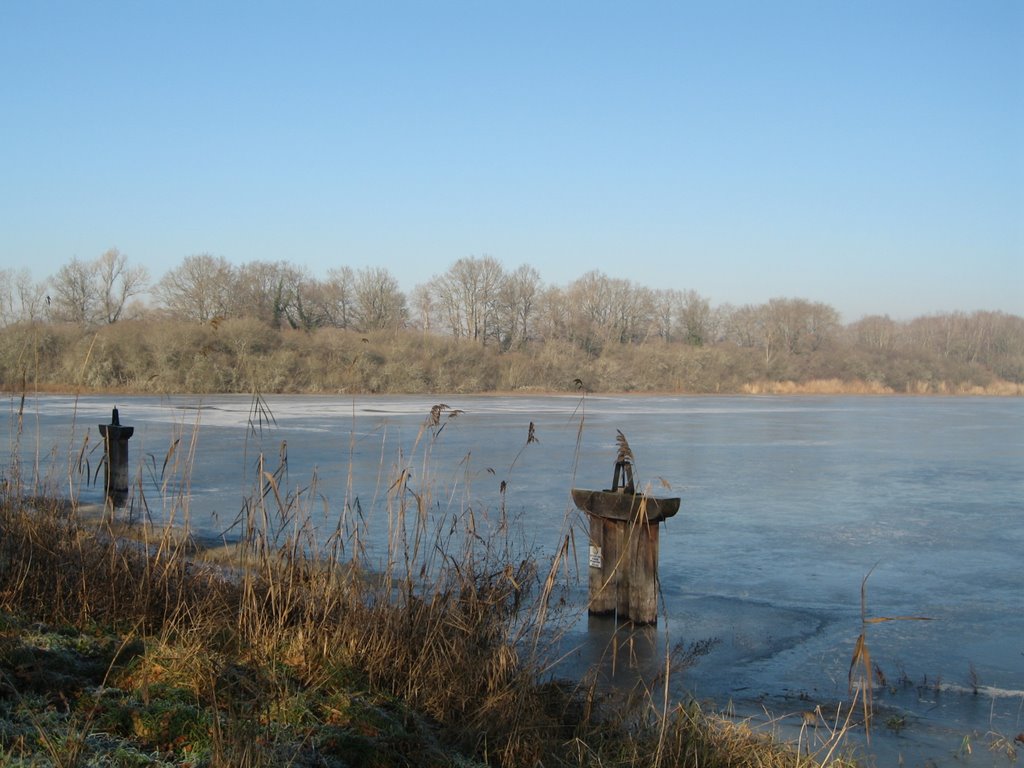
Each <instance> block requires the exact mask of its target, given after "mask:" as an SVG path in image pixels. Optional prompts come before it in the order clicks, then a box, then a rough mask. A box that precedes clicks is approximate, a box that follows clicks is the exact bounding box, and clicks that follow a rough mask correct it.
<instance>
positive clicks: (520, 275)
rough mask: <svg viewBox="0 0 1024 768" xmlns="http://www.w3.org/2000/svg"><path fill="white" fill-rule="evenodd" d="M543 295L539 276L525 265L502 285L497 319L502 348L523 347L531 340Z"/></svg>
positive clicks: (506, 278) (499, 292) (512, 273)
mask: <svg viewBox="0 0 1024 768" xmlns="http://www.w3.org/2000/svg"><path fill="white" fill-rule="evenodd" d="M540 291H541V281H540V273H539V272H537V270H536V269H534V268H533V267H530V266H527V265H525V264H523V265H522V266H520V267H518V268H517V269H516V270H515V271H514V272H511V273H509V274H508V275H506V276H505V279H504V280H503V281H502V283H501V287H500V288H499V291H498V307H499V309H498V315H499V322H500V324H501V332H500V335H501V337H502V345H503V346H504V347H505V348H506V349H507V348H509V347H519V346H522V345H523V344H525V343H526V341H527V340H528V339H529V338H530V331H531V324H532V323H533V318H534V314H535V312H536V305H537V300H538V298H539V296H540Z"/></svg>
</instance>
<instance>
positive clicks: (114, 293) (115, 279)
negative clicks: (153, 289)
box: [94, 248, 149, 323]
mask: <svg viewBox="0 0 1024 768" xmlns="http://www.w3.org/2000/svg"><path fill="white" fill-rule="evenodd" d="M94 271H95V278H94V279H95V280H96V292H97V294H98V298H99V305H100V309H101V310H102V315H103V320H104V321H105V322H107V323H116V322H117V321H118V320H120V319H121V315H122V313H123V312H124V309H125V306H126V304H127V302H128V299H129V298H131V297H132V296H137V295H138V294H140V293H143V292H144V291H145V290H146V288H147V286H148V284H149V272H148V271H147V270H146V268H145V267H143V266H135V267H133V266H130V265H129V264H128V257H127V256H125V255H124V254H123V253H121V252H120V251H119V250H117V249H116V248H111V249H110V250H109V251H107V252H106V253H104V254H103V255H102V256H100V257H99V258H98V259H97V260H96V262H95V266H94Z"/></svg>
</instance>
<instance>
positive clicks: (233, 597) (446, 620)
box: [0, 393, 845, 768]
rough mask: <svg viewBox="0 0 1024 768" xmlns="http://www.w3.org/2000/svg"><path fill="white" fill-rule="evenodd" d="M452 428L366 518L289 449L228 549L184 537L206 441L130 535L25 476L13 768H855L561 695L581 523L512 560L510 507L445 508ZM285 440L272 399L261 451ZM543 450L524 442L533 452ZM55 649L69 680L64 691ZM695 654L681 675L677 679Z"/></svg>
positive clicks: (9, 729)
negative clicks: (443, 474) (442, 461)
mask: <svg viewBox="0 0 1024 768" xmlns="http://www.w3.org/2000/svg"><path fill="white" fill-rule="evenodd" d="M581 411H582V409H581ZM21 415H23V414H22V412H21V411H19V417H20V416H21ZM458 415H459V411H458V410H457V409H452V408H449V407H448V406H447V405H444V404H439V405H437V406H435V407H434V408H433V409H431V411H430V413H429V414H426V416H425V419H424V422H423V426H422V428H421V430H420V432H419V435H418V436H417V437H416V439H415V441H414V444H413V446H412V448H411V449H409V450H408V451H407V452H404V453H403V452H399V455H398V458H397V459H396V461H395V464H394V469H393V471H392V473H391V474H390V475H389V476H387V477H386V478H385V479H384V481H383V482H382V483H381V484H380V492H379V493H378V494H376V496H375V498H374V499H373V500H372V501H371V502H369V503H368V504H367V505H366V506H365V507H364V503H363V502H362V501H361V500H360V498H359V497H357V496H355V495H353V494H352V493H351V482H350V484H349V488H350V491H349V493H348V494H347V495H346V498H345V499H343V500H342V501H341V502H340V505H339V506H340V508H336V507H331V506H330V505H329V504H328V503H327V502H326V501H325V500H324V499H323V497H322V494H321V493H320V491H319V481H318V479H317V477H316V476H315V474H314V476H312V477H311V478H308V479H303V480H302V481H299V482H297V481H296V479H295V478H294V477H293V473H292V472H291V471H290V467H289V464H288V453H287V446H284V445H282V446H280V447H279V449H278V450H277V451H276V453H272V454H269V455H268V454H267V453H264V452H263V450H262V448H261V447H260V446H258V445H256V444H255V442H254V443H253V445H252V446H251V451H252V454H253V456H252V458H251V459H248V458H247V459H246V461H247V466H251V467H252V470H251V473H250V483H251V487H250V489H249V490H248V492H247V493H246V494H245V495H244V499H243V502H242V504H241V506H240V511H239V514H238V517H237V519H236V520H234V521H233V523H232V525H231V526H229V528H230V530H231V531H232V534H233V538H232V540H231V541H225V542H224V544H223V545H222V546H219V547H209V546H204V545H202V544H201V543H199V542H197V541H196V540H195V538H194V537H193V536H192V535H191V530H190V525H191V521H190V516H189V510H188V484H189V474H190V468H191V466H192V464H193V462H194V460H195V456H196V445H197V443H198V441H199V440H200V439H201V430H200V429H199V428H198V422H197V424H196V425H195V426H194V427H193V428H192V429H191V431H188V430H187V429H186V428H185V427H184V426H183V427H182V428H181V429H180V431H179V433H178V434H176V435H175V436H174V437H173V439H172V441H171V444H170V446H169V447H168V449H167V450H166V452H165V453H164V454H163V456H155V455H154V456H151V457H147V458H146V459H145V460H144V461H142V462H141V465H140V468H139V470H138V472H137V474H136V480H135V483H134V487H133V491H132V496H131V498H132V501H131V506H130V507H129V510H128V512H126V513H125V514H122V515H120V517H119V518H115V517H114V516H111V515H109V514H106V515H104V514H90V513H89V510H87V509H85V508H84V507H83V506H82V505H80V504H79V503H78V502H77V501H76V499H77V498H78V496H77V494H75V493H71V494H70V499H69V498H68V495H66V494H60V493H58V492H57V491H55V490H51V491H50V492H48V493H47V492H43V491H44V490H45V489H40V488H38V487H37V485H36V483H35V481H34V480H33V481H31V482H26V478H25V476H24V473H23V472H22V469H21V468H20V466H19V464H18V461H17V460H16V459H15V460H12V462H11V465H10V469H9V471H8V474H7V475H6V478H5V480H6V482H5V483H4V484H3V488H2V492H0V493H2V496H0V672H2V676H0V688H2V692H0V764H18V765H60V766H83V765H99V764H103V765H177V766H184V765H190V766H198V765H207V766H215V767H220V766H271V765H274V766H276V765H294V766H314V765H317V766H321V765H328V766H330V765H337V766H340V765H365V766H390V765H394V766H398V765H452V766H480V765H488V766H491V765H493V766H521V765H541V764H543V765H548V766H551V765H561V766H669V765H671V766H694V767H695V768H696V766H702V767H708V766H711V767H713V766H754V765H757V766H804V765H810V764H816V763H817V762H823V763H830V764H835V765H841V764H845V763H844V762H843V759H845V758H843V759H837V758H835V757H834V754H835V753H836V752H837V746H836V745H837V744H838V743H839V740H838V738H830V739H829V740H828V741H826V742H825V744H826V745H827V746H826V747H825V749H827V750H828V751H827V752H822V751H820V750H821V748H822V747H821V745H820V744H819V745H817V746H816V749H815V752H814V753H813V755H809V754H808V751H807V750H806V749H803V750H801V749H794V748H793V747H792V746H789V745H785V744H779V743H778V742H777V741H776V740H775V739H772V738H771V737H770V736H766V735H765V734H763V733H759V732H756V731H755V730H754V729H751V728H748V727H746V726H745V725H744V724H740V725H736V724H734V723H731V722H729V721H728V719H726V718H723V717H719V716H717V715H714V714H709V713H706V712H703V711H702V710H701V709H700V708H699V707H697V706H696V705H694V704H692V703H687V704H679V705H675V704H671V703H670V702H669V701H668V699H667V694H666V693H665V692H666V691H667V685H665V684H664V681H662V682H663V684H662V686H661V688H658V687H657V686H656V685H654V684H652V685H651V686H650V687H649V688H645V689H644V690H643V691H642V694H643V695H640V696H636V697H633V698H631V699H630V700H629V701H628V702H624V701H622V700H615V701H614V702H612V701H611V700H610V699H608V698H607V697H603V696H602V695H601V694H600V692H599V691H598V688H597V685H596V682H595V680H596V678H595V677H594V676H587V675H584V676H583V678H582V679H581V680H578V681H568V680H562V679H558V678H555V677H553V676H552V675H551V673H550V668H551V661H552V658H551V653H552V651H551V645H550V642H551V640H552V638H556V639H557V637H558V635H559V632H560V630H561V629H562V628H564V626H565V622H566V621H567V620H569V619H570V618H571V617H565V616H564V614H563V613H562V612H563V611H564V610H565V608H564V607H563V605H562V603H563V601H562V600H561V595H562V594H563V590H564V589H565V588H566V584H567V579H570V580H571V579H573V578H576V577H575V575H574V574H573V566H572V561H573V560H574V555H573V551H574V548H575V541H574V535H573V533H572V526H571V521H570V520H569V519H568V516H567V521H566V525H565V531H564V534H563V535H562V537H561V539H560V541H559V543H558V545H557V546H556V547H555V548H554V554H553V555H551V556H547V557H545V556H538V555H537V554H536V553H530V552H525V551H523V550H522V547H521V546H520V545H519V544H518V543H517V542H516V541H514V539H513V538H512V536H511V533H510V532H511V531H512V530H513V526H512V525H510V524H509V521H508V520H507V517H506V512H505V508H504V506H502V509H501V510H500V514H499V515H497V516H496V517H495V518H493V519H490V518H488V516H487V514H486V513H487V510H485V509H483V508H481V505H480V504H478V503H477V501H476V499H474V498H473V496H472V490H471V488H470V487H469V481H468V479H467V480H466V481H465V483H464V484H463V486H462V487H463V488H464V496H462V497H461V498H457V497H455V496H454V495H453V494H452V493H451V492H450V490H449V489H441V488H439V487H438V486H437V485H435V482H436V481H435V480H434V478H435V473H434V472H432V471H431V467H432V461H433V458H432V454H433V451H434V447H435V446H436V445H437V444H438V441H440V440H443V439H444V435H445V434H446V430H447V429H449V425H451V424H452V423H453V421H454V420H456V419H457V417H458ZM272 425H273V415H272V413H271V412H270V411H269V409H268V408H267V407H266V403H265V402H264V401H263V400H262V398H261V397H260V396H259V394H258V393H257V394H256V395H254V397H253V401H252V408H251V413H250V427H251V429H250V436H251V437H252V438H256V437H258V436H259V435H260V433H261V431H263V430H270V429H271V428H272ZM581 429H582V423H581ZM19 435H20V433H19ZM537 440H538V437H537V435H536V433H535V429H534V427H533V425H532V424H531V425H530V427H529V428H528V429H527V430H524V445H523V450H528V447H529V445H530V444H531V443H533V442H536V441H537ZM249 450H250V448H249V447H248V446H247V456H248V455H249V453H248V451H249ZM69 454H71V455H75V456H78V457H79V458H77V459H75V460H73V461H71V462H69V467H70V469H69V470H68V475H67V477H66V478H65V482H66V483H67V487H69V488H75V487H77V484H79V483H82V482H89V477H90V476H91V475H93V474H94V473H93V472H92V467H91V465H89V462H86V461H84V460H82V458H81V457H82V456H88V455H89V451H88V450H79V451H69ZM12 455H15V456H20V455H21V454H20V450H18V446H15V451H13V452H12ZM518 458H519V456H518V455H517V457H516V459H517V460H518ZM87 465H88V466H87ZM514 465H515V461H513V466H511V467H509V468H508V472H509V473H511V472H513V471H514V469H515V467H514ZM413 469H415V470H416V471H415V472H413ZM414 478H416V479H415V480H414ZM62 484H63V483H62ZM29 491H31V492H29ZM502 498H503V500H504V489H503V493H502ZM157 503H159V504H160V505H161V509H160V510H159V514H157V510H156V509H154V508H153V506H152V505H155V504H157ZM371 514H377V515H383V516H384V517H385V519H386V522H387V524H386V526H385V527H384V528H383V530H384V538H385V542H384V543H383V548H382V550H381V549H380V546H381V542H377V541H368V539H370V538H371V537H372V534H373V531H374V530H376V529H375V528H374V527H373V526H372V525H370V522H371V521H370V520H369V516H370V515H371ZM126 517H128V518H130V519H125V518H126ZM485 518H487V519H485ZM154 519H158V520H162V521H163V522H162V523H160V522H154ZM326 520H331V521H333V523H332V524H333V527H332V528H329V529H327V533H326V534H325V521H326ZM371 545H372V546H371ZM374 546H376V547H378V549H377V550H374V549H373V547H374ZM374 551H377V552H378V554H380V557H379V558H377V559H375V558H374V557H373V553H374ZM30 630H31V631H30ZM33 632H34V633H35V635H33V637H36V636H38V637H36V639H31V638H30V635H32V633H33ZM40 638H41V639H40ZM65 640H68V641H69V643H68V646H67V647H66V648H65V647H64V646H62V645H61V643H64V641H65ZM70 641H73V642H70ZM58 646H59V647H60V648H61V650H60V651H59V653H60V654H61V656H60V658H61V659H65V660H66V661H67V671H66V673H62V674H61V675H58V676H57V677H56V678H55V677H54V676H53V675H49V674H48V673H47V671H46V670H47V669H50V668H52V667H53V664H52V663H50V662H52V661H53V660H54V659H56V658H57V655H56V654H57V653H58V652H57V651H56V650H54V648H57V647H58ZM698 650H699V649H698ZM694 653H697V651H696V650H692V649H691V652H690V654H689V656H687V655H686V654H683V656H684V657H685V658H684V659H683V660H682V661H680V659H679V658H678V657H675V656H673V655H671V654H667V655H666V660H665V664H664V669H663V673H662V674H663V676H664V678H667V677H668V676H670V675H672V674H675V673H676V671H677V669H679V668H680V667H681V666H685V664H686V663H689V662H690V661H692V657H693V654H694ZM26 660H27V661H26ZM41 660H42V661H41ZM43 662H46V663H43ZM62 663H63V662H62ZM658 690H660V691H661V693H660V694H659V693H656V692H655V691H658ZM612 704H614V705H612ZM839 732H841V731H840V729H839V728H837V729H835V731H834V734H835V733H839ZM112 756H117V757H116V758H115V757H112ZM822 757H823V758H824V760H820V758H822ZM115 759H116V761H115ZM102 761H105V762H102Z"/></svg>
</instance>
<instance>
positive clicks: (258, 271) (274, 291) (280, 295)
mask: <svg viewBox="0 0 1024 768" xmlns="http://www.w3.org/2000/svg"><path fill="white" fill-rule="evenodd" d="M235 277H236V279H235V284H234V289H233V291H232V299H233V301H232V306H231V314H232V315H234V316H238V317H244V316H248V317H255V318H257V319H259V320H262V321H263V322H265V323H267V324H268V325H269V326H270V327H272V328H281V327H284V326H290V327H292V328H301V327H302V325H303V323H302V312H301V311H300V308H301V294H300V293H299V290H300V288H301V286H302V285H303V284H304V283H308V281H309V277H308V275H307V274H306V272H305V271H304V270H302V269H299V268H298V267H294V266H292V265H291V264H289V263H287V262H285V261H273V262H271V261H250V262H248V263H246V264H243V265H242V266H241V267H239V268H238V269H237V270H236V272H235Z"/></svg>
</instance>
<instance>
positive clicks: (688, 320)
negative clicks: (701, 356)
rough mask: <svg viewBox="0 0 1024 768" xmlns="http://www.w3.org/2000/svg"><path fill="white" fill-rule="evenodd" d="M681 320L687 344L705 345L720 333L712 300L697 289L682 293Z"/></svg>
mask: <svg viewBox="0 0 1024 768" xmlns="http://www.w3.org/2000/svg"><path fill="white" fill-rule="evenodd" d="M679 320H680V325H681V326H682V329H683V336H684V338H685V340H686V343H687V344H689V345H691V346H694V347H703V346H704V345H705V344H710V343H712V342H713V341H714V340H715V336H716V335H717V333H718V328H717V322H716V321H717V317H716V315H715V313H714V312H713V311H712V309H711V302H710V301H708V300H707V299H706V298H704V297H703V296H701V295H700V294H699V293H697V292H696V291H686V292H685V293H683V294H682V301H681V302H680V305H679Z"/></svg>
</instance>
